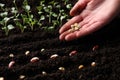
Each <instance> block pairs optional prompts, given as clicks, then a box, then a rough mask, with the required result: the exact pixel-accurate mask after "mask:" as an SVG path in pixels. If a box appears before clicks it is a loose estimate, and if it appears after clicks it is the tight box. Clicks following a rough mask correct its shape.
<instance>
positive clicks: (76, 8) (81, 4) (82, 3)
mask: <svg viewBox="0 0 120 80" xmlns="http://www.w3.org/2000/svg"><path fill="white" fill-rule="evenodd" d="M88 2H89V0H79V1H78V2H77V3H76V4H75V5H74V6H73V8H72V9H71V10H70V15H71V16H75V15H78V14H79V13H80V12H82V10H84V8H85V7H86V6H87V3H88Z"/></svg>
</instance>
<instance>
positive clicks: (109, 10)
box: [59, 0, 120, 41]
mask: <svg viewBox="0 0 120 80" xmlns="http://www.w3.org/2000/svg"><path fill="white" fill-rule="evenodd" d="M119 9H120V0H79V1H78V2H77V3H76V4H75V5H74V7H73V8H72V9H71V11H70V15H71V16H74V17H73V18H72V19H70V20H69V21H68V22H67V23H65V24H64V25H63V26H62V27H61V29H60V30H59V33H60V36H59V39H60V40H67V41H69V40H73V39H76V38H80V37H82V36H86V35H88V34H91V33H93V32H95V31H97V30H99V29H100V28H102V27H103V26H105V25H106V24H107V23H109V22H110V21H111V20H112V19H113V18H114V17H115V16H116V15H117V14H118V13H119V12H120V10H119ZM74 23H78V25H79V26H81V28H80V29H79V30H76V31H74V32H70V31H69V29H70V28H71V25H73V24H74Z"/></svg>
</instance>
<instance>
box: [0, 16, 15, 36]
mask: <svg viewBox="0 0 120 80" xmlns="http://www.w3.org/2000/svg"><path fill="white" fill-rule="evenodd" d="M11 18H12V17H10V18H8V17H5V18H3V20H2V21H0V24H1V25H2V30H4V31H5V34H6V35H8V33H9V31H10V30H12V29H14V26H13V25H12V24H7V22H8V21H9V20H10V19H11Z"/></svg>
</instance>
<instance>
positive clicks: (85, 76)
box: [0, 0, 120, 80]
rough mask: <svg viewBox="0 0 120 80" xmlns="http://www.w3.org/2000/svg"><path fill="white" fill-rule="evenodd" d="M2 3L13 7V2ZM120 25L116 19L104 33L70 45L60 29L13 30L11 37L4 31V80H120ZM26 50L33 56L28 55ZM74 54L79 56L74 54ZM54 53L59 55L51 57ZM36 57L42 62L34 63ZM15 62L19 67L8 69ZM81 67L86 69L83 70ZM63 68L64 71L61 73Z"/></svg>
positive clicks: (0, 73)
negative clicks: (60, 33) (61, 37)
mask: <svg viewBox="0 0 120 80" xmlns="http://www.w3.org/2000/svg"><path fill="white" fill-rule="evenodd" d="M1 1H2V2H3V3H4V2H5V1H7V2H9V3H8V6H9V5H11V3H10V2H11V0H1ZM18 1H20V0H18ZM32 1H33V0H32ZM7 2H6V3H7ZM33 3H34V2H31V4H33ZM73 4H74V3H73ZM119 26H120V19H119V18H115V19H114V20H113V21H111V23H109V24H108V25H106V26H105V27H104V28H102V29H101V30H99V31H97V32H95V33H93V34H91V35H88V36H86V37H83V38H80V39H76V40H73V41H69V42H66V41H60V40H59V38H58V37H59V33H58V30H59V28H60V27H57V29H56V30H54V31H52V32H48V31H44V30H42V29H38V28H36V29H35V30H34V31H30V30H26V31H25V32H24V33H20V32H19V31H13V33H12V32H11V33H10V35H9V36H5V35H4V34H3V31H1V30H0V77H4V80H120V31H119V30H120V27H119ZM95 46H97V47H95ZM41 49H44V50H43V51H41ZM26 51H30V53H29V54H28V55H25V52H26ZM71 51H75V53H73V54H72V55H70V53H71ZM10 54H13V55H14V57H10ZM54 54H58V56H57V57H54V58H50V57H51V55H54ZM33 57H38V58H39V60H38V61H36V62H30V60H31V58H33ZM11 61H15V64H13V65H12V67H8V64H9V63H10V62H11ZM92 62H95V65H94V66H91V63H92ZM80 65H83V66H84V67H83V68H79V66H80ZM60 67H64V69H63V70H59V68H60ZM45 72H46V73H45ZM21 75H24V76H22V77H23V79H20V76H21Z"/></svg>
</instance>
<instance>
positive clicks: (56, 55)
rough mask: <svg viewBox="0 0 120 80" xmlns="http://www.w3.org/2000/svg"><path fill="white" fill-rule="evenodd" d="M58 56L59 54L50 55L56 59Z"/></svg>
mask: <svg viewBox="0 0 120 80" xmlns="http://www.w3.org/2000/svg"><path fill="white" fill-rule="evenodd" d="M56 57H58V54H53V55H51V56H50V58H51V59H54V58H56Z"/></svg>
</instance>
